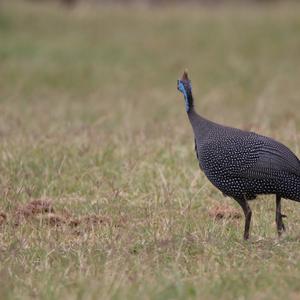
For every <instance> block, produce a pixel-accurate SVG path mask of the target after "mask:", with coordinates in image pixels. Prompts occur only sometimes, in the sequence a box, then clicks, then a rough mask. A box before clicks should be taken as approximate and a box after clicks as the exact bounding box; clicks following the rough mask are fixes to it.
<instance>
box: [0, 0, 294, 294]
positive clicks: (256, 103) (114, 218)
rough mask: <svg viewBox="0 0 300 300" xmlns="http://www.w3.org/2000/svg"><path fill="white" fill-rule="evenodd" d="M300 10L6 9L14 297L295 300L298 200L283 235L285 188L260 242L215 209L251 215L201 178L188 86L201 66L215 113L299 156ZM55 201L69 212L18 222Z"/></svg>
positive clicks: (7, 180)
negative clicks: (23, 212)
mask: <svg viewBox="0 0 300 300" xmlns="http://www.w3.org/2000/svg"><path fill="white" fill-rule="evenodd" d="M298 11H299V5H297V4H295V3H288V4H285V5H281V6H278V5H269V6H262V7H259V8H258V7H256V6H247V7H218V8H217V9H215V10H212V9H210V8H203V7H193V9H191V7H188V8H183V7H181V8H179V7H173V8H164V9H154V8H153V9H150V10H146V9H143V8H136V7H131V8H122V9H121V8H118V7H88V6H78V7H75V8H73V9H71V10H66V9H63V8H62V7H60V6H57V5H51V4H37V3H34V4H33V3H27V2H26V3H25V2H22V1H11V2H10V3H3V4H1V10H0V40H1V43H0V67H1V76H0V111H1V118H0V139H1V143H0V213H2V214H0V216H1V219H0V220H1V225H0V260H1V266H0V279H1V285H0V294H1V298H3V299H20V298H21V299H32V298H38V299H218V298H222V299H235V298H239V299H270V298H271V299H280V298H282V297H288V298H291V299H297V298H298V297H299V294H300V280H299V278H300V263H299V261H300V254H299V253H300V251H299V234H298V232H299V229H300V221H299V217H298V216H299V212H300V206H299V205H298V203H293V202H291V201H284V204H283V211H284V213H285V214H287V215H288V219H287V221H286V223H287V234H286V235H285V236H284V237H283V238H281V239H280V240H279V239H278V238H277V237H276V231H275V224H274V219H275V213H274V206H275V203H274V202H275V200H274V199H273V198H274V197H272V196H264V197H260V199H259V200H257V201H254V202H252V203H251V206H252V209H253V223H252V228H251V234H252V238H251V240H250V241H249V242H243V241H242V230H243V222H244V221H243V218H231V217H228V218H227V217H226V214H225V217H223V218H221V219H219V220H218V219H216V218H215V217H214V216H212V215H211V213H210V212H211V211H213V210H214V209H215V207H218V208H219V207H222V205H224V207H225V208H226V209H228V210H229V211H235V210H237V209H239V208H238V207H237V206H236V205H235V203H234V201H233V200H231V199H228V198H224V197H223V196H222V195H221V194H220V193H219V192H218V191H217V190H216V189H215V188H214V187H213V186H212V185H211V184H210V183H209V182H208V181H207V179H206V178H205V177H204V175H203V174H202V173H201V172H200V171H199V168H198V164H197V161H196V157H195V154H194V149H193V147H194V145H193V136H192V131H191V129H190V125H189V124H188V120H187V118H186V115H185V112H184V105H183V100H182V99H181V98H182V97H181V95H179V94H178V93H177V91H176V79H177V77H179V76H180V73H181V72H182V70H183V69H184V68H185V67H188V68H189V71H190V74H191V78H192V81H193V89H194V93H195V98H196V105H197V109H198V111H199V112H201V113H202V114H203V115H204V116H206V117H208V118H210V119H212V120H214V121H217V122H220V123H224V124H227V125H232V126H237V127H240V128H247V129H250V130H255V131H258V132H259V133H262V134H265V135H270V136H273V137H274V138H277V139H279V140H281V141H282V142H284V143H285V144H286V145H288V146H289V147H290V148H291V149H292V150H294V151H295V153H296V154H298V155H300V152H299V135H298V131H299V126H300V118H299V108H300V106H299V98H300V91H299V85H300V79H299V78H300V60H299V49H300V39H299V34H300V19H299V15H298ZM44 198H46V199H49V201H51V203H52V204H53V207H54V210H55V213H57V214H58V215H57V216H56V215H54V216H53V215H47V214H46V215H45V214H43V212H39V213H41V215H39V216H38V217H32V218H31V217H29V218H27V219H26V220H23V221H22V222H21V223H20V224H19V225H18V226H16V224H15V223H14V222H13V220H14V216H15V214H16V212H17V211H18V209H20V207H26V205H28V203H29V202H31V201H34V200H35V199H44ZM230 209H231V210H230ZM46 213H49V212H46ZM4 215H5V217H3V216H4ZM95 216H103V220H104V221H103V222H100V221H99V219H97V218H96V217H95ZM59 217H60V218H63V219H55V218H59ZM64 218H66V219H64ZM68 218H72V220H73V221H74V220H81V221H80V222H81V223H80V222H79V221H76V222H78V224H77V223H76V224H77V225H76V226H75V225H74V223H72V224H73V225H74V226H70V222H69V221H68V220H69V219H68ZM94 218H96V219H94ZM47 220H48V221H47ZM51 220H54V221H53V222H52V221H51ZM55 220H67V221H59V222H58V221H57V222H56V221H55ZM84 220H89V221H87V223H85V222H86V221H84ZM97 220H98V221H97ZM74 222H75V221H74Z"/></svg>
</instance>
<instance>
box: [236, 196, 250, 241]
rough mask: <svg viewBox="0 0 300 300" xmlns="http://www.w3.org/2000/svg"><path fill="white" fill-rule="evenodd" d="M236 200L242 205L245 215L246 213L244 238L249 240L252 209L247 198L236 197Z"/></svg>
mask: <svg viewBox="0 0 300 300" xmlns="http://www.w3.org/2000/svg"><path fill="white" fill-rule="evenodd" d="M235 200H236V201H237V202H238V204H239V205H240V206H241V208H242V209H243V212H244V215H245V230H244V240H248V239H249V229H250V223H251V216H252V211H251V209H250V207H249V205H248V202H247V200H246V199H235Z"/></svg>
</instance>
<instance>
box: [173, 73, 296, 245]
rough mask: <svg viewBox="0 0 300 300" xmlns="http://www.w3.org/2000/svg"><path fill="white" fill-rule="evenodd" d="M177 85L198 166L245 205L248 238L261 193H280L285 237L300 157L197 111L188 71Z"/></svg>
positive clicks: (280, 227)
mask: <svg viewBox="0 0 300 300" xmlns="http://www.w3.org/2000/svg"><path fill="white" fill-rule="evenodd" d="M177 88H178V90H179V91H180V92H182V93H183V95H184V100H185V109H186V111H187V114H188V117H189V120H190V123H191V125H192V128H193V132H194V136H195V150H196V155H197V158H198V161H199V166H200V168H201V170H203V172H204V173H205V175H206V176H207V178H208V179H209V180H210V181H211V182H212V184H213V185H214V186H216V187H217V188H218V189H219V190H220V191H221V192H223V194H225V195H227V196H229V197H232V198H234V199H235V200H236V201H237V202H238V203H239V205H240V206H241V207H242V209H243V212H244V214H245V230H244V239H245V240H247V239H248V238H249V227H250V222H251V215H252V213H251V209H250V207H249V205H248V202H247V201H248V200H253V199H255V198H256V196H257V195H259V194H275V195H276V225H277V232H278V235H279V236H280V235H281V233H282V231H285V227H284V224H283V221H282V218H283V217H285V215H282V214H281V198H286V199H290V200H295V201H300V161H299V159H298V158H297V157H296V155H295V154H294V153H293V152H292V151H290V150H289V149H288V148H287V147H286V146H284V145H283V144H281V143H279V142H277V141H275V140H273V139H271V138H268V137H265V136H262V135H258V134H256V133H254V132H249V131H243V130H240V129H236V128H231V127H227V126H222V125H219V124H217V123H214V122H211V121H209V120H207V119H205V118H203V117H202V116H200V115H198V114H197V113H196V111H195V109H194V99H193V95H192V87H191V82H190V80H189V78H188V74H187V72H186V71H185V72H184V73H183V76H182V78H181V79H180V80H178V82H177Z"/></svg>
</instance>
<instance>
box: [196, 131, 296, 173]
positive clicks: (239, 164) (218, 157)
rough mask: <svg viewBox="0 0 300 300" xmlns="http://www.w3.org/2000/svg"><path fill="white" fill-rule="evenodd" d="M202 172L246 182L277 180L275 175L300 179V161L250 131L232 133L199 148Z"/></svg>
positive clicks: (288, 152) (278, 146) (273, 143)
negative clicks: (246, 180) (260, 179)
mask: <svg viewBox="0 0 300 300" xmlns="http://www.w3.org/2000/svg"><path fill="white" fill-rule="evenodd" d="M199 150H200V151H198V152H199V156H200V161H201V162H202V164H203V166H204V170H207V171H208V172H219V173H220V174H221V173H223V174H226V176H234V177H236V176H238V177H245V178H249V179H258V178H274V179H275V178H278V175H279V174H278V173H279V172H281V173H282V172H283V173H285V174H295V175H297V176H300V162H299V160H298V158H297V157H296V155H295V154H294V153H293V152H292V151H291V150H289V149H288V148H287V147H286V146H284V145H283V144H281V143H279V142H277V141H275V140H273V139H271V138H268V137H264V136H261V135H258V134H255V133H252V132H243V131H232V134H228V135H227V136H226V137H225V138H223V139H221V138H219V139H211V140H210V141H208V142H207V143H205V145H204V146H203V147H202V148H201V149H199Z"/></svg>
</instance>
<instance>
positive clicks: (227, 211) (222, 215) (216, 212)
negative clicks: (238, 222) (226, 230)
mask: <svg viewBox="0 0 300 300" xmlns="http://www.w3.org/2000/svg"><path fill="white" fill-rule="evenodd" d="M208 214H209V216H210V217H211V218H214V219H215V220H221V219H240V218H241V217H242V213H241V212H240V210H238V209H236V208H234V207H230V206H228V205H220V204H218V205H215V206H213V207H212V208H211V209H210V210H209V211H208Z"/></svg>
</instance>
